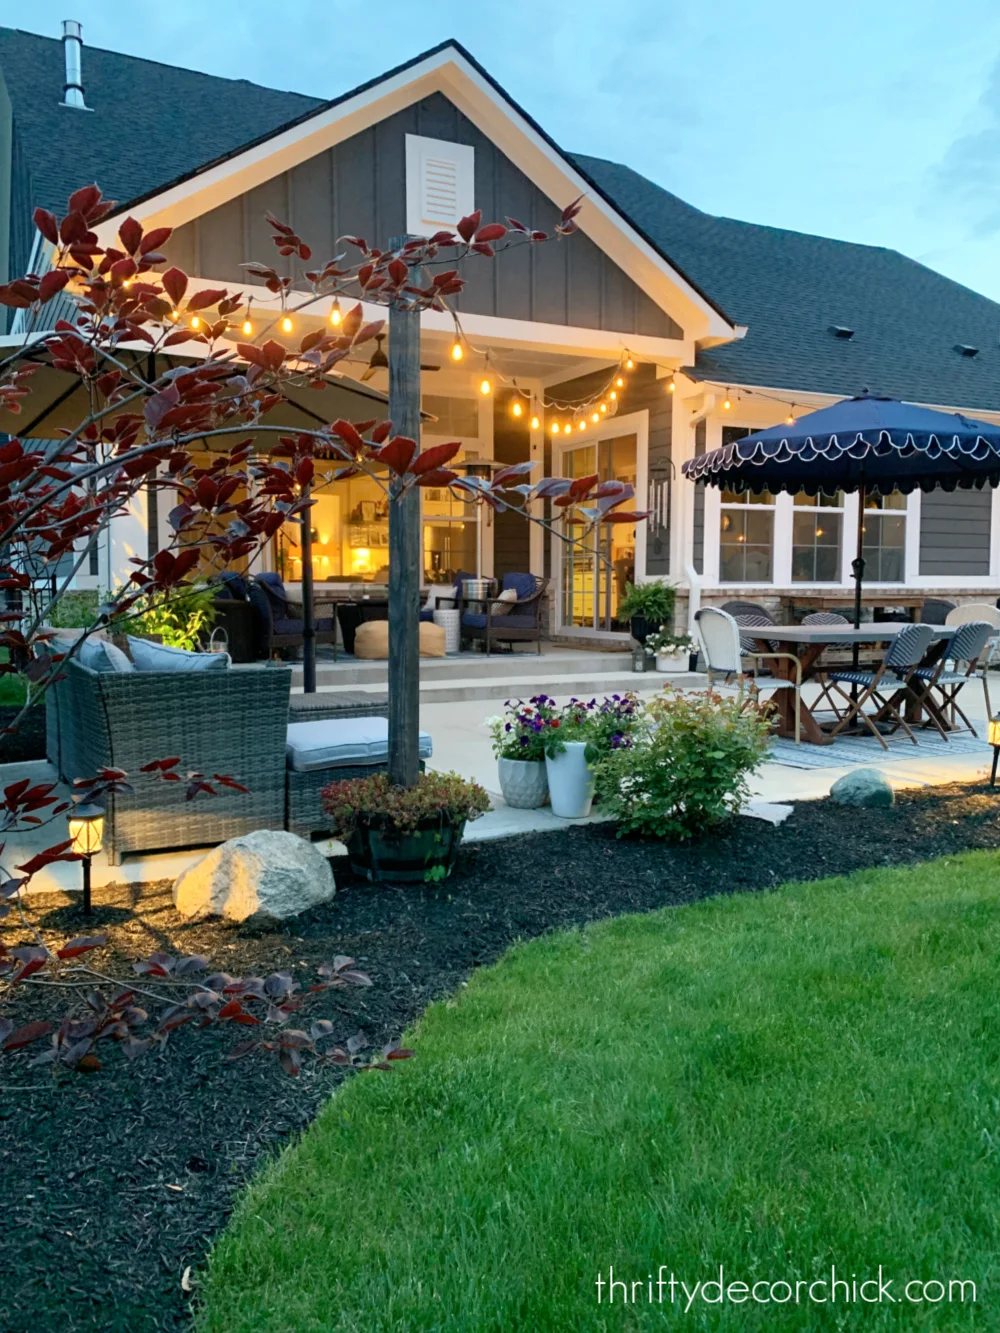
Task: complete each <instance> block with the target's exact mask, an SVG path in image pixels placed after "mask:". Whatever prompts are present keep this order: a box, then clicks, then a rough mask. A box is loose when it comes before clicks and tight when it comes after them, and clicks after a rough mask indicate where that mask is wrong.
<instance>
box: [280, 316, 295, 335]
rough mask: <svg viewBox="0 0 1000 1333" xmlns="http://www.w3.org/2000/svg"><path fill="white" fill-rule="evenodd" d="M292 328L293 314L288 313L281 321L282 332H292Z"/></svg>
mask: <svg viewBox="0 0 1000 1333" xmlns="http://www.w3.org/2000/svg"><path fill="white" fill-rule="evenodd" d="M292 328H293V325H292V319H291V316H290V315H286V316H285V318H284V319H283V320H282V321H281V332H282V333H291V331H292Z"/></svg>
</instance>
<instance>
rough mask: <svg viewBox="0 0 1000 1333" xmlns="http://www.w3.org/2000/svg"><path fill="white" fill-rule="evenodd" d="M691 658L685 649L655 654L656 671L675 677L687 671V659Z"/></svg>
mask: <svg viewBox="0 0 1000 1333" xmlns="http://www.w3.org/2000/svg"><path fill="white" fill-rule="evenodd" d="M690 656H691V653H690V651H689V650H688V649H687V648H678V649H677V650H676V651H675V652H670V653H657V654H656V669H657V671H664V672H666V673H667V675H671V676H677V675H680V674H681V672H683V671H687V669H688V658H689V657H690Z"/></svg>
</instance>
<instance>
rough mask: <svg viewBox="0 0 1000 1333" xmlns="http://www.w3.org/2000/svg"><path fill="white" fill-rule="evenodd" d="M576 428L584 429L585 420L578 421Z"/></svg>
mask: <svg viewBox="0 0 1000 1333" xmlns="http://www.w3.org/2000/svg"><path fill="white" fill-rule="evenodd" d="M577 429H578V430H586V429H587V423H586V422H585V421H581V422H578V424H577Z"/></svg>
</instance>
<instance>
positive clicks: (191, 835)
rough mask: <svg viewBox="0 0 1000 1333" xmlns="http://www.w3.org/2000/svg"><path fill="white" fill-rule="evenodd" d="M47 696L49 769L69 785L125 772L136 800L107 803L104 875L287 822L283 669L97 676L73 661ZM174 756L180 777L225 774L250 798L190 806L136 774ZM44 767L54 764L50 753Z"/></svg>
mask: <svg viewBox="0 0 1000 1333" xmlns="http://www.w3.org/2000/svg"><path fill="white" fill-rule="evenodd" d="M63 670H64V673H65V674H64V676H63V678H62V679H61V680H59V681H57V682H56V683H55V684H54V685H53V686H52V687H51V688H50V690H49V691H48V695H49V696H50V699H47V706H49V707H51V708H52V709H53V710H54V711H55V712H56V713H57V714H58V729H57V737H58V740H57V746H58V749H57V752H56V754H55V756H54V762H56V765H57V767H58V770H59V773H60V776H61V777H62V778H64V779H65V780H66V781H67V782H72V781H73V779H74V778H77V777H93V775H94V774H95V773H96V771H97V770H98V769H99V768H101V767H109V768H122V769H124V770H125V771H126V772H127V773H128V774H129V777H130V781H131V782H132V784H133V786H134V788H135V790H134V792H132V793H131V794H123V795H112V796H109V797H108V798H107V801H106V804H105V820H104V848H105V851H106V852H107V855H108V860H109V862H110V863H111V864H112V865H118V864H119V863H120V861H121V858H122V857H123V856H127V855H132V854H135V853H138V852H151V851H166V850H169V849H173V848H179V847H205V846H209V845H211V844H214V843H218V842H224V841H225V840H226V839H227V838H235V837H239V836H240V835H241V834H243V833H251V832H253V830H254V829H261V828H271V829H280V828H283V827H284V823H285V743H286V737H287V728H288V699H289V691H290V688H291V674H292V673H291V670H290V668H287V667H243V668H228V669H226V670H219V671H197V672H194V671H176V672H174V671H171V672H164V671H133V672H128V673H122V674H118V673H116V672H96V671H91V670H90V668H89V667H85V666H83V665H81V664H80V663H79V662H76V661H74V660H72V659H71V660H69V661H67V662H66V663H65V666H64V668H63ZM170 755H179V756H180V759H181V767H182V768H183V770H185V771H197V772H200V773H205V774H206V775H211V774H214V773H222V774H225V775H227V776H229V777H232V778H235V779H236V781H237V782H242V783H243V784H244V785H245V786H247V787H248V788H249V789H250V790H249V794H244V793H242V792H237V791H232V790H230V789H228V788H226V787H217V793H218V794H217V795H216V796H200V797H195V799H194V800H192V801H189V800H187V799H186V791H185V788H186V783H184V782H163V781H159V780H157V779H156V778H154V777H152V776H151V775H149V774H143V773H140V772H139V769H140V768H141V766H142V765H143V764H147V763H149V762H150V760H153V759H163V758H166V757H168V756H170ZM50 757H53V756H52V753H51V751H50Z"/></svg>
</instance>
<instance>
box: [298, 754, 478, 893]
mask: <svg viewBox="0 0 1000 1333" xmlns="http://www.w3.org/2000/svg"><path fill="white" fill-rule="evenodd" d="M322 800H323V807H324V809H325V810H326V811H327V813H328V814H329V815H330V829H331V832H332V833H333V835H334V837H336V838H339V839H340V840H341V841H342V842H344V843H346V844H347V855H348V860H349V861H350V865H351V869H352V870H353V871H354V873H355V874H356V875H360V876H361V877H362V878H363V879H367V880H370V881H373V882H376V883H379V884H434V883H437V882H438V881H439V880H442V879H447V878H448V876H449V875H450V874H451V872H452V870H453V868H454V865H455V857H456V856H457V854H458V848H459V844H460V843H461V841H462V835H463V833H464V832H465V825H466V823H467V822H468V820H470V819H478V818H479V816H480V815H483V814H485V813H486V811H487V810H488V809H489V808H490V802H489V797H488V796H487V795H486V792H485V791H484V790H483V788H482V787H480V786H479V784H478V783H476V782H467V781H466V780H465V779H464V778H460V777H459V776H458V774H457V773H421V774H420V777H419V778H418V779H417V782H416V784H415V785H414V786H413V787H394V786H393V785H392V783H391V782H390V781H389V778H388V775H387V774H385V773H375V774H373V775H372V776H371V777H369V778H349V779H347V780H346V781H343V782H331V783H330V785H329V786H328V787H324V789H323V793H322Z"/></svg>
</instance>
